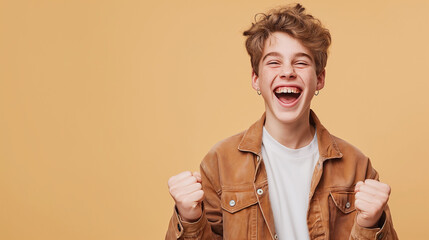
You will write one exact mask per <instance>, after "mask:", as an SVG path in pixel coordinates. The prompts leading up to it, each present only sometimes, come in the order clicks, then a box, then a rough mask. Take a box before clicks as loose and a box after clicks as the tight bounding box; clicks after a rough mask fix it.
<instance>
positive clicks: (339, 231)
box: [328, 191, 356, 239]
mask: <svg viewBox="0 0 429 240" xmlns="http://www.w3.org/2000/svg"><path fill="white" fill-rule="evenodd" d="M328 204H329V230H330V231H329V232H330V234H329V235H330V239H346V238H348V236H349V235H350V232H351V228H352V226H353V222H354V218H355V215H356V211H355V210H356V208H355V193H354V192H351V191H336V192H330V194H329V201H328Z"/></svg>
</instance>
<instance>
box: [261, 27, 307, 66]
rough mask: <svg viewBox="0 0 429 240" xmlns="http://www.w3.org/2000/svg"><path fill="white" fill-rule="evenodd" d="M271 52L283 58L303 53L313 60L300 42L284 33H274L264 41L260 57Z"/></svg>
mask: <svg viewBox="0 0 429 240" xmlns="http://www.w3.org/2000/svg"><path fill="white" fill-rule="evenodd" d="M271 52H276V53H277V55H280V56H283V57H289V56H294V55H297V54H299V53H305V54H306V55H309V56H311V60H313V58H312V54H311V52H310V50H309V49H308V48H307V47H305V46H304V45H303V44H302V43H301V41H300V40H298V39H296V38H294V37H292V36H290V35H289V34H287V33H284V32H274V33H272V34H271V35H270V36H269V37H268V38H267V39H266V40H265V43H264V49H263V51H262V56H263V57H264V56H265V55H267V54H269V53H271Z"/></svg>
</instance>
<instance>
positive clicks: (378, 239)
mask: <svg viewBox="0 0 429 240" xmlns="http://www.w3.org/2000/svg"><path fill="white" fill-rule="evenodd" d="M365 179H375V180H379V176H378V173H377V171H376V170H375V169H374V168H373V167H372V165H371V162H370V160H369V159H368V165H367V171H366V176H365ZM380 226H381V228H364V227H361V226H359V224H357V222H356V217H355V221H354V224H353V227H352V231H351V234H350V238H349V239H350V240H360V239H362V240H397V239H398V235H397V234H396V232H395V229H394V228H393V222H392V216H391V214H390V210H389V206H388V205H386V208H385V210H384V212H383V214H382V216H381V219H380Z"/></svg>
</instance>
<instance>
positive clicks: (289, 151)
mask: <svg viewBox="0 0 429 240" xmlns="http://www.w3.org/2000/svg"><path fill="white" fill-rule="evenodd" d="M262 140H263V142H265V143H268V142H269V143H270V145H271V146H270V148H272V150H274V151H280V152H284V153H285V154H286V155H287V156H288V158H289V157H290V159H296V160H298V159H302V158H308V157H311V156H312V155H313V154H314V152H315V151H318V150H319V148H318V146H317V132H316V131H315V132H314V137H313V140H311V142H310V143H309V144H308V145H306V146H304V147H302V148H297V149H293V148H288V147H286V146H284V145H282V144H281V143H279V142H278V141H277V140H276V139H274V138H273V137H272V136H271V135H270V134H269V133H268V131H267V129H266V128H265V126H264V127H263V132H262Z"/></svg>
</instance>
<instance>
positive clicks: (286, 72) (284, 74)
mask: <svg viewBox="0 0 429 240" xmlns="http://www.w3.org/2000/svg"><path fill="white" fill-rule="evenodd" d="M280 77H281V78H282V79H288V80H292V79H295V78H296V72H295V69H294V68H293V67H292V66H291V65H284V66H283V68H282V71H281V73H280Z"/></svg>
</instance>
